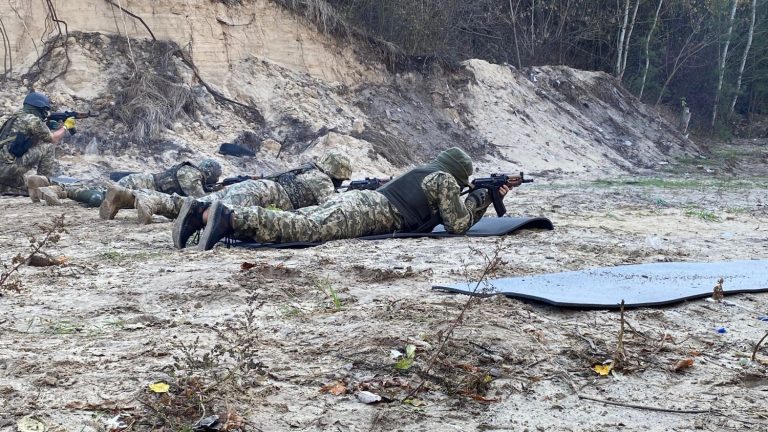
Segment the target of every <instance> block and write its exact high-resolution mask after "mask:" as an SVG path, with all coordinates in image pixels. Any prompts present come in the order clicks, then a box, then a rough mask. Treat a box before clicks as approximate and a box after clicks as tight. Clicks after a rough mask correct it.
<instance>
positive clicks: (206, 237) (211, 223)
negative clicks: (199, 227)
mask: <svg viewBox="0 0 768 432" xmlns="http://www.w3.org/2000/svg"><path fill="white" fill-rule="evenodd" d="M223 206H224V204H222V203H221V202H220V201H214V202H213V203H212V204H211V206H210V207H208V223H207V224H206V225H205V229H204V230H203V233H202V234H200V242H199V243H198V244H197V250H200V251H206V250H211V249H213V247H214V246H216V243H218V242H219V240H220V239H221V238H217V239H215V240H214V239H213V238H212V237H213V235H214V231H216V229H217V228H218V226H219V224H220V223H221V218H222V216H223V212H220V211H219V208H221V207H223Z"/></svg>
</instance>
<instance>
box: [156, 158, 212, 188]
mask: <svg viewBox="0 0 768 432" xmlns="http://www.w3.org/2000/svg"><path fill="white" fill-rule="evenodd" d="M185 166H188V167H191V168H194V169H196V170H198V171H200V168H198V167H196V166H194V165H192V164H191V163H190V162H182V163H180V164H178V165H175V166H173V167H171V168H169V169H167V170H165V171H163V172H161V173H157V174H152V178H153V179H154V180H155V189H156V190H157V191H158V192H162V193H165V194H169V195H170V194H173V193H175V194H177V195H181V196H187V193H186V192H184V190H183V189H182V188H181V183H179V177H178V176H177V175H176V174H177V173H178V172H179V168H181V167H185ZM201 183H202V182H201Z"/></svg>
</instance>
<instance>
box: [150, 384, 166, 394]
mask: <svg viewBox="0 0 768 432" xmlns="http://www.w3.org/2000/svg"><path fill="white" fill-rule="evenodd" d="M170 388H171V386H169V385H168V384H166V383H164V382H157V383H154V384H150V385H149V390H151V391H153V392H155V393H168V389H170Z"/></svg>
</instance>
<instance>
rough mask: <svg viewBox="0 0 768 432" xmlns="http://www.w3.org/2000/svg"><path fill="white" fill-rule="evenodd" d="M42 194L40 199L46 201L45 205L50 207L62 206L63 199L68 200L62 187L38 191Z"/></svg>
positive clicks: (42, 188)
mask: <svg viewBox="0 0 768 432" xmlns="http://www.w3.org/2000/svg"><path fill="white" fill-rule="evenodd" d="M37 192H38V193H39V194H40V198H42V199H43V200H45V203H46V204H48V205H49V206H60V205H61V201H60V199H61V198H66V197H67V193H66V192H65V191H64V189H63V188H62V187H61V186H56V185H53V186H45V187H41V188H38V189H37Z"/></svg>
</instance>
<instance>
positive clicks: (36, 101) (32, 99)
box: [24, 92, 51, 110]
mask: <svg viewBox="0 0 768 432" xmlns="http://www.w3.org/2000/svg"><path fill="white" fill-rule="evenodd" d="M24 105H31V106H33V107H35V108H41V109H47V110H50V109H51V101H50V100H49V99H48V96H46V95H44V94H42V93H40V92H32V93H30V94H28V95H27V97H25V98H24Z"/></svg>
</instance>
